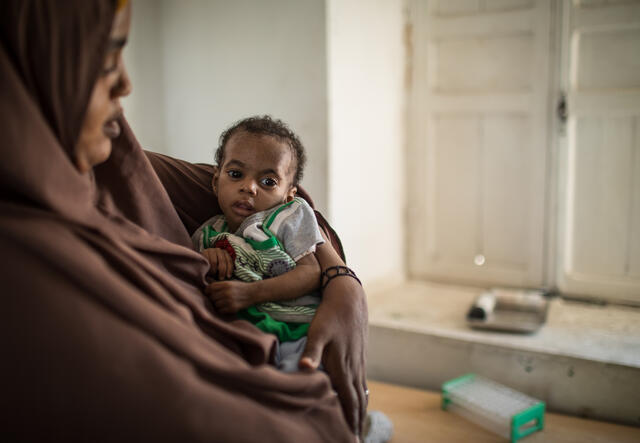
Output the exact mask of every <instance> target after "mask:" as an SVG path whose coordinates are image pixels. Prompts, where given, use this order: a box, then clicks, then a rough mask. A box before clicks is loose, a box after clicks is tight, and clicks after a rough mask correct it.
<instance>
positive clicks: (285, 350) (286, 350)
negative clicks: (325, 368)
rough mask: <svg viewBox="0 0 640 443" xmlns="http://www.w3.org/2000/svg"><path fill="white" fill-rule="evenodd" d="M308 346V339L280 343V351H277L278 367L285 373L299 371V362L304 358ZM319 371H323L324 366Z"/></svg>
mask: <svg viewBox="0 0 640 443" xmlns="http://www.w3.org/2000/svg"><path fill="white" fill-rule="evenodd" d="M306 345H307V337H302V338H299V339H298V340H295V341H285V342H280V343H278V349H277V350H276V367H277V368H278V369H280V370H281V371H283V372H296V371H299V369H298V362H299V361H300V358H301V357H302V352H303V351H304V347H305V346H306ZM319 369H322V365H321V366H320V368H319Z"/></svg>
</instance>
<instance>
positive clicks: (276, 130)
mask: <svg viewBox="0 0 640 443" xmlns="http://www.w3.org/2000/svg"><path fill="white" fill-rule="evenodd" d="M240 131H245V132H248V133H251V134H257V135H269V136H271V137H275V138H276V139H277V140H278V141H281V142H286V143H287V144H288V145H289V147H290V148H291V150H292V151H293V153H294V154H295V157H296V172H295V174H294V176H293V185H294V186H297V185H298V183H300V181H301V180H302V174H303V171H304V165H305V163H306V162H307V156H306V154H305V153H304V146H302V142H301V141H300V139H299V138H298V136H297V135H296V134H295V133H294V132H293V131H292V130H291V129H289V126H288V125H287V124H286V123H284V122H283V121H282V120H279V119H273V118H271V116H269V115H263V116H253V117H249V118H245V119H242V120H239V121H237V122H235V123H234V124H233V125H231V126H230V127H229V128H228V129H226V130H225V131H224V132H223V133H222V134H220V141H219V144H218V149H217V150H216V154H215V162H216V164H217V165H218V166H222V163H223V162H224V149H225V146H226V145H227V142H228V141H229V140H230V139H231V137H232V136H233V135H234V134H236V133H238V132H240Z"/></svg>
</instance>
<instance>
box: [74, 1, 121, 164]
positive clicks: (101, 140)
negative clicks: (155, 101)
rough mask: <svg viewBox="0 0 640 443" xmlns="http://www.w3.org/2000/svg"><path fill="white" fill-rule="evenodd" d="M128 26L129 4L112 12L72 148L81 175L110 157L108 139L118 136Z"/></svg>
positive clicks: (109, 142)
mask: <svg viewBox="0 0 640 443" xmlns="http://www.w3.org/2000/svg"><path fill="white" fill-rule="evenodd" d="M130 23H131V2H128V4H127V5H126V6H125V7H124V8H122V9H121V10H120V11H118V12H116V15H115V18H114V20H113V27H112V28H111V34H110V35H109V44H108V48H107V54H106V56H105V58H104V60H103V65H102V69H101V71H100V76H99V77H98V80H97V81H96V84H95V85H94V87H93V92H92V93H91V98H90V99H89V105H88V107H87V112H86V114H85V116H84V122H83V124H82V128H81V129H80V136H79V137H78V142H77V143H76V147H75V164H76V167H77V168H78V170H79V171H80V172H81V173H85V172H88V171H89V170H91V168H93V167H94V166H96V165H98V164H100V163H102V162H104V161H106V160H107V159H108V158H109V155H111V139H114V138H116V137H118V136H119V135H120V125H119V124H118V122H117V118H118V117H119V116H120V115H121V114H122V106H120V97H124V96H127V95H129V93H130V92H131V81H130V80H129V76H128V75H127V70H126V69H125V67H124V61H123V59H122V49H123V47H124V45H125V43H126V42H127V36H128V35H129V25H130Z"/></svg>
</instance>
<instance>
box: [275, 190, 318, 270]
mask: <svg viewBox="0 0 640 443" xmlns="http://www.w3.org/2000/svg"><path fill="white" fill-rule="evenodd" d="M291 206H292V207H291V208H290V209H289V208H288V209H289V210H288V211H286V212H285V211H283V214H282V217H281V220H278V219H276V221H275V222H274V225H277V226H274V227H275V228H276V231H274V232H273V233H274V234H275V236H276V237H278V240H280V242H281V243H282V246H283V247H284V250H285V251H286V253H287V254H289V255H290V256H291V258H293V260H294V261H298V260H299V259H301V258H302V257H304V256H305V255H307V254H309V253H312V252H315V250H316V246H317V245H319V244H322V243H324V240H323V239H322V234H320V228H319V227H318V222H317V221H316V216H315V214H314V212H313V209H311V207H310V206H309V204H308V203H307V202H306V201H305V200H303V199H301V198H296V201H295V202H294V204H292V205H291Z"/></svg>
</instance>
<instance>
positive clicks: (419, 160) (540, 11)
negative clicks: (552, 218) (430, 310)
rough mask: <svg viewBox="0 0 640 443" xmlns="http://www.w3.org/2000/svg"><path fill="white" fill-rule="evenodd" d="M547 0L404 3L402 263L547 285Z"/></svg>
mask: <svg viewBox="0 0 640 443" xmlns="http://www.w3.org/2000/svg"><path fill="white" fill-rule="evenodd" d="M550 17H551V4H550V2H549V1H548V0H455V1H452V0H432V1H425V0H416V1H414V2H412V3H411V22H412V25H413V28H414V32H413V35H414V38H413V65H414V66H413V71H412V72H413V89H412V93H411V97H410V116H411V120H410V121H411V124H410V126H411V127H410V136H409V137H410V143H409V145H410V148H409V155H408V160H409V161H408V163H409V165H408V166H409V179H408V184H409V186H408V191H409V192H408V194H409V195H408V205H409V214H408V216H409V229H408V231H409V239H408V244H409V271H410V276H411V277H413V278H428V279H435V280H448V281H454V282H463V283H471V284H480V285H492V284H496V285H508V286H525V287H527V286H539V285H542V284H543V277H544V276H543V270H544V263H543V260H544V257H543V256H544V250H545V249H544V226H545V221H544V220H545V214H544V212H545V196H546V195H547V192H548V190H547V189H546V185H545V183H546V180H545V179H546V176H545V175H546V164H545V163H546V158H547V149H548V148H547V146H548V145H549V141H548V129H547V126H548V123H547V121H548V119H549V77H550V76H549V68H550V66H549V63H550Z"/></svg>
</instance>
